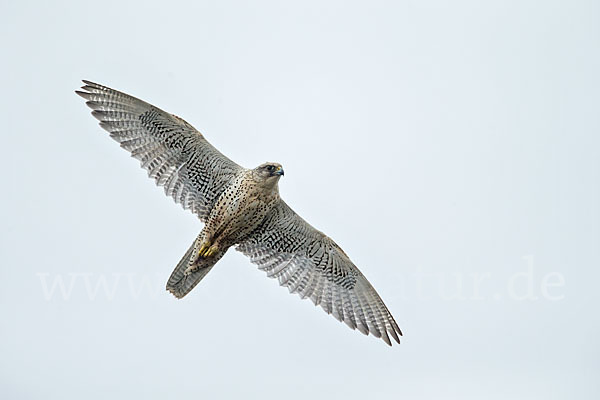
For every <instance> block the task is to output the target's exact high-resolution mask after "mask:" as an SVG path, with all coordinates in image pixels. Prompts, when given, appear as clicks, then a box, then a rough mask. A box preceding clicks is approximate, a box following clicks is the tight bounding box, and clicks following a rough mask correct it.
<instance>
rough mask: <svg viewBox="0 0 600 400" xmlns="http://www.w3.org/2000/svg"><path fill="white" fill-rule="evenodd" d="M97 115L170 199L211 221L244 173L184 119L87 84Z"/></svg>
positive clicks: (89, 102) (86, 94) (85, 93)
mask: <svg viewBox="0 0 600 400" xmlns="http://www.w3.org/2000/svg"><path fill="white" fill-rule="evenodd" d="M83 82H84V83H85V85H84V86H83V87H82V89H83V90H84V91H77V92H76V93H77V94H78V95H80V96H81V97H83V98H84V99H86V100H87V102H86V104H87V105H88V106H89V107H90V108H91V109H92V110H93V111H92V115H93V116H94V117H96V118H97V119H98V120H99V121H100V126H101V127H102V128H104V129H105V130H107V131H108V132H110V136H111V137H112V138H113V139H115V140H116V141H117V142H119V143H120V144H121V147H123V148H124V149H125V150H127V151H129V152H130V153H131V156H132V157H135V158H137V159H138V160H140V163H141V165H142V167H143V168H144V169H146V170H147V171H148V176H150V177H151V178H153V179H154V180H155V181H156V184H157V185H159V186H163V187H164V189H165V193H166V194H167V195H168V196H171V197H173V198H174V199H175V202H177V203H181V205H182V206H183V208H184V209H189V210H191V211H192V212H193V213H195V214H197V215H198V218H200V220H202V221H204V222H205V221H206V219H207V218H208V213H209V212H210V209H211V208H212V205H213V202H214V201H215V200H216V199H217V198H218V196H219V194H220V193H221V192H222V190H223V189H224V188H225V186H227V184H228V183H229V182H230V181H231V179H232V178H233V177H234V175H236V173H238V172H240V171H241V170H242V167H240V166H239V165H237V164H236V163H234V162H233V161H231V160H230V159H229V158H227V157H225V156H224V155H223V154H221V153H220V152H219V151H218V150H217V149H215V148H214V147H213V146H212V145H211V144H210V143H208V141H207V140H206V139H204V136H202V134H201V133H200V132H198V131H197V130H196V129H194V127H193V126H191V125H190V124H188V123H187V122H185V121H184V120H183V119H181V118H179V117H177V116H175V115H172V114H169V113H167V112H165V111H162V110H161V109H159V108H157V107H154V106H153V105H151V104H148V103H146V102H144V101H142V100H139V99H137V98H135V97H133V96H129V95H127V94H125V93H121V92H118V91H116V90H113V89H110V88H108V87H105V86H102V85H98V84H96V83H93V82H89V81H83Z"/></svg>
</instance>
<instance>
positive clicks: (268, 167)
mask: <svg viewBox="0 0 600 400" xmlns="http://www.w3.org/2000/svg"><path fill="white" fill-rule="evenodd" d="M274 169H275V167H273V166H272V165H267V171H273V170H274Z"/></svg>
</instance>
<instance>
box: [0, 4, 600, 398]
mask: <svg viewBox="0 0 600 400" xmlns="http://www.w3.org/2000/svg"><path fill="white" fill-rule="evenodd" d="M599 16H600V10H599V7H598V3H597V2H594V1H544V2H540V1H487V2H483V1H454V2H446V1H397V2H392V1H390V2H371V1H369V2H366V1H365V2H362V3H357V2H341V1H340V2H331V1H328V2H323V1H316V2H311V1H298V2H278V1H273V2H265V1H261V2H232V1H219V2H205V1H202V2H189V3H180V2H176V1H169V2H154V1H143V2H142V1H140V2H136V3H129V2H121V1H101V2H98V1H96V2H93V3H88V4H85V3H84V2H79V1H73V2H64V1H62V2H61V1H57V2H42V1H39V2H27V1H23V2H16V1H14V2H8V1H3V2H2V4H1V5H0V45H1V51H2V53H1V54H2V57H1V63H0V71H2V74H0V88H1V96H0V109H1V110H2V111H1V113H2V114H1V117H2V129H1V135H2V157H1V159H0V163H1V167H2V171H3V177H2V181H3V185H2V187H3V190H2V196H1V200H0V201H1V207H0V217H1V222H2V230H1V231H0V235H1V242H0V250H1V256H2V258H1V260H2V261H1V270H0V274H1V275H0V278H1V283H0V284H1V287H2V289H1V290H0V328H1V329H0V354H1V357H0V397H2V398H4V399H30V398H32V399H33V398H38V399H39V398H43V399H80V398H86V399H106V398H129V399H131V398H142V396H143V398H148V399H153V398H162V399H165V398H215V397H216V398H221V397H235V396H237V398H240V397H239V396H242V395H245V396H248V397H260V398H265V399H268V398H285V399H305V398H307V397H312V398H324V397H325V396H332V397H334V398H337V397H345V398H360V399H367V398H375V397H378V398H379V397H381V398H402V399H431V398H443V399H452V398H456V399H464V398H473V399H482V398H485V399H489V398H498V399H506V398H510V399H537V398H540V399H542V398H543V399H573V398H577V399H596V398H599V397H600V383H599V382H600V381H599V380H598V376H599V373H600V339H599V335H600V317H599V315H600V313H599V312H598V305H599V304H600V295H599V294H598V288H597V287H598V279H599V278H600V272H599V269H598V267H599V266H600V265H599V264H600V253H599V250H598V245H599V243H600V232H599V231H600V228H599V227H600V212H599V204H600V190H599V182H600V163H599V151H598V149H599V145H600V141H599V139H598V133H599V132H600V117H599V115H600V113H599V105H600V75H599V72H598V71H599V69H600V57H599V48H600V47H599V46H600V31H599V26H600V21H599ZM80 79H90V80H94V81H97V82H100V83H102V84H105V85H108V86H111V87H114V88H116V89H119V90H122V91H125V92H128V93H131V94H133V95H135V96H138V97H140V98H142V99H144V100H146V101H149V102H151V103H153V104H155V105H157V106H159V107H161V108H163V109H165V110H168V111H170V112H173V113H175V114H177V115H180V116H182V117H183V118H185V119H186V120H187V121H188V122H190V123H192V124H193V125H194V126H196V127H197V128H198V129H199V130H200V131H202V132H203V133H204V134H205V136H206V137H207V138H208V139H209V140H210V141H211V142H212V143H213V144H214V145H215V146H216V147H217V148H218V149H220V150H221V151H222V152H223V153H225V154H226V155H228V156H229V157H231V158H232V159H233V160H235V161H237V162H238V163H240V164H241V165H243V166H246V167H254V166H256V165H258V164H260V163H262V162H264V161H277V162H280V163H282V164H283V166H284V168H285V172H286V175H285V177H284V178H283V179H282V180H281V182H280V188H281V189H280V190H281V194H282V197H284V198H285V199H286V201H287V202H288V203H289V204H290V205H291V206H292V207H293V208H294V209H295V210H296V211H297V212H298V213H299V214H300V215H302V216H303V217H304V218H305V219H307V220H308V221H309V222H311V223H312V224H313V225H315V226H316V227H317V228H319V229H321V230H322V231H324V232H325V233H327V234H328V235H329V236H331V237H333V238H334V239H335V240H336V241H337V242H338V243H339V244H340V245H341V246H342V247H343V248H344V249H345V250H346V252H347V253H348V254H349V255H350V257H351V258H352V259H353V260H354V262H355V263H356V264H357V265H358V266H359V267H360V268H361V269H362V271H363V272H364V273H365V275H366V276H367V277H368V278H369V279H370V281H371V283H372V284H373V285H374V286H375V287H376V288H377V290H378V292H379V293H380V294H381V296H382V297H383V299H384V300H385V302H386V304H387V305H388V307H389V308H390V310H391V311H392V313H393V314H394V316H395V317H396V320H397V321H398V323H399V325H400V327H401V328H402V330H403V332H404V334H405V335H404V337H403V341H402V344H401V345H399V346H394V347H392V348H389V347H388V346H386V345H385V344H384V343H383V342H381V341H380V340H377V339H374V338H373V337H365V336H363V335H361V334H360V333H358V332H357V331H351V330H350V329H348V328H347V327H345V326H343V325H341V324H340V323H338V322H337V321H335V320H334V319H333V318H332V317H331V316H328V315H326V314H325V313H324V312H323V311H322V310H320V309H316V308H315V307H314V306H313V305H312V304H311V303H310V302H308V301H300V300H299V299H298V297H297V296H290V295H289V294H287V293H286V292H287V291H286V290H285V289H282V288H280V287H278V285H277V283H276V282H275V281H273V280H269V279H267V278H266V277H264V274H263V273H262V272H260V271H258V270H257V268H256V267H255V266H253V265H252V264H250V263H249V261H248V260H247V259H246V258H245V257H243V256H242V255H241V254H240V253H237V252H235V251H233V250H232V251H230V252H229V253H228V254H227V255H226V257H225V258H224V259H223V260H222V261H220V263H219V264H218V266H217V267H216V268H215V269H213V271H212V272H211V273H210V274H209V275H208V276H207V277H206V279H205V280H204V281H202V282H201V284H200V285H199V286H198V287H197V288H196V289H195V290H194V291H193V292H192V293H191V294H190V295H189V296H187V297H186V298H185V299H183V300H176V299H175V298H173V297H172V296H171V295H170V294H168V293H167V292H165V291H164V284H165V282H166V279H167V278H168V276H169V274H170V272H171V270H172V268H173V267H174V266H175V264H176V263H177V261H179V258H180V257H181V256H182V255H183V253H184V252H185V250H186V249H187V248H188V246H189V244H190V243H191V241H192V240H193V239H194V237H195V236H196V234H197V233H198V232H199V231H200V229H201V224H200V222H199V221H197V220H196V219H195V218H194V216H193V215H192V214H190V213H189V212H186V211H183V210H182V209H181V208H180V207H179V206H178V205H175V204H174V203H173V201H172V200H171V199H170V198H167V197H166V196H164V194H163V192H162V189H159V188H157V187H155V185H154V184H153V183H152V182H151V181H150V180H149V179H147V178H146V176H145V175H146V174H145V172H144V171H143V170H141V169H140V168H139V167H138V165H137V164H138V163H137V161H135V160H133V159H131V158H129V157H128V155H127V153H126V152H124V151H123V150H121V149H119V147H118V145H117V144H116V143H115V142H113V141H112V140H110V138H109V137H108V135H107V133H106V132H104V131H103V130H101V129H100V128H99V127H98V126H97V124H96V121H95V120H94V119H93V118H92V117H91V116H90V114H89V110H88V108H87V107H86V106H85V105H84V102H83V101H82V99H81V98H79V97H78V96H76V95H75V94H74V93H73V91H74V90H75V89H77V88H78V87H79V86H80V85H81V83H80ZM475 282H479V283H475ZM61 283H62V284H63V285H64V289H65V291H64V292H63V291H62V290H61V286H60V284H61Z"/></svg>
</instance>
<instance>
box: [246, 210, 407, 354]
mask: <svg viewBox="0 0 600 400" xmlns="http://www.w3.org/2000/svg"><path fill="white" fill-rule="evenodd" d="M237 250H238V251H241V252H242V253H244V254H245V255H246V256H248V257H250V260H251V261H252V262H253V263H255V264H257V265H258V267H259V268H260V269H262V270H263V271H265V272H266V273H267V276H269V277H271V278H277V279H278V280H279V284H280V285H282V286H285V287H287V288H288V289H289V291H290V293H298V294H299V295H300V297H301V298H307V297H308V298H310V299H311V300H312V301H313V302H314V303H315V305H320V306H321V307H322V308H323V309H324V310H325V311H326V312H327V313H328V314H333V316H334V317H335V318H337V319H338V320H340V321H344V322H345V323H346V324H347V325H348V326H349V327H350V328H352V329H358V330H359V331H361V332H362V333H364V334H365V335H368V334H369V333H371V334H373V335H375V336H376V337H380V338H382V339H383V340H384V341H385V342H386V343H387V344H389V345H391V341H390V338H389V336H391V337H392V338H393V339H394V340H395V341H396V342H398V343H400V339H399V337H398V336H402V332H401V331H400V328H399V327H398V325H397V324H396V321H394V318H393V317H392V315H391V314H390V312H389V311H388V309H387V307H386V306H385V304H383V301H382V300H381V298H380V297H379V295H378V294H377V292H376V291H375V289H373V286H371V284H370V283H369V281H367V279H366V278H365V277H364V275H363V274H361V272H360V271H359V270H358V268H357V267H356V266H355V265H354V264H353V263H352V261H350V259H349V258H348V256H347V255H346V253H344V251H343V250H342V249H341V248H340V247H339V246H338V245H337V244H336V243H335V242H334V241H333V240H332V239H330V238H329V237H327V236H325V235H324V234H323V233H322V232H320V231H318V230H316V229H315V228H313V227H312V226H311V225H309V224H308V223H307V222H306V221H304V220H303V219H302V218H301V217H300V216H298V214H296V213H295V212H294V211H293V210H292V209H291V208H290V207H289V206H288V205H287V204H286V203H284V202H283V201H281V202H280V204H279V205H278V206H276V207H275V208H274V209H273V210H272V211H271V212H270V213H269V214H268V215H267V217H266V218H265V221H264V222H263V223H262V224H261V226H260V227H259V228H258V229H257V230H256V231H255V232H254V233H253V234H252V235H251V236H250V237H249V238H247V239H246V240H245V241H244V242H242V243H240V244H239V245H238V246H237Z"/></svg>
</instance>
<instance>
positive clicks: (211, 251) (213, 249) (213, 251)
mask: <svg viewBox="0 0 600 400" xmlns="http://www.w3.org/2000/svg"><path fill="white" fill-rule="evenodd" d="M218 251H219V247H218V246H217V245H212V246H210V248H209V249H208V250H206V252H205V253H204V257H212V256H214V255H215V254H217V252H218Z"/></svg>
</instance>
